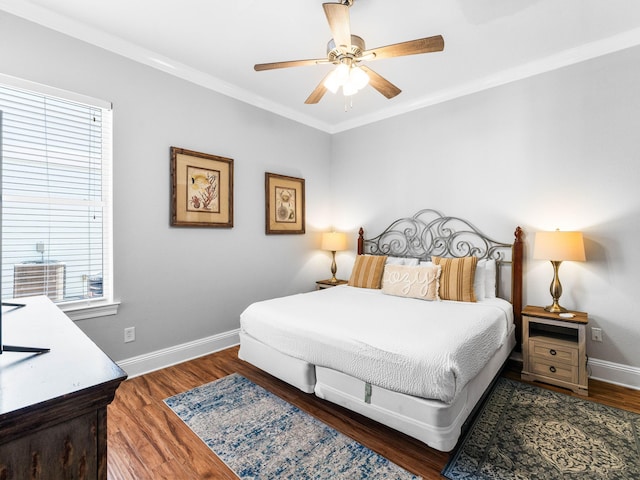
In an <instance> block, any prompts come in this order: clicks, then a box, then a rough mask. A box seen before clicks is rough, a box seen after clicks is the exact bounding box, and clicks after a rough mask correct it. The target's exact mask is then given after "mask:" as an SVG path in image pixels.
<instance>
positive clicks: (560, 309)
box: [544, 302, 569, 313]
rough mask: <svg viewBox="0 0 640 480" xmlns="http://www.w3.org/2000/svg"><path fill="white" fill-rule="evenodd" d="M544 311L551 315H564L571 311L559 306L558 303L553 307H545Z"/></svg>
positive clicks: (554, 303)
mask: <svg viewBox="0 0 640 480" xmlns="http://www.w3.org/2000/svg"><path fill="white" fill-rule="evenodd" d="M544 310H545V311H546V312H549V313H564V312H568V311H569V310H567V309H566V308H564V307H561V306H560V305H558V302H553V305H548V306H546V307H544Z"/></svg>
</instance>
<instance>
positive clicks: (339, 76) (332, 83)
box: [324, 63, 349, 93]
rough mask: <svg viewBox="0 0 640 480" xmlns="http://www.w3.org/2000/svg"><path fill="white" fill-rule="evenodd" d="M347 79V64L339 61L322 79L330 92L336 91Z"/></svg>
mask: <svg viewBox="0 0 640 480" xmlns="http://www.w3.org/2000/svg"><path fill="white" fill-rule="evenodd" d="M348 80H349V66H348V65H345V64H344V63H341V64H340V65H338V66H337V67H336V69H335V70H334V71H332V72H331V73H330V74H329V75H328V76H327V78H326V80H325V81H324V86H325V87H327V90H329V91H330V92H331V93H336V92H337V91H338V89H339V88H340V87H341V86H343V85H344V84H345V83H346V82H347V81H348Z"/></svg>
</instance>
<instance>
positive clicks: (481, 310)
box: [240, 286, 513, 403]
mask: <svg viewBox="0 0 640 480" xmlns="http://www.w3.org/2000/svg"><path fill="white" fill-rule="evenodd" d="M240 324H241V329H242V330H243V332H244V333H246V334H248V335H250V336H251V337H253V338H255V339H256V340H259V341H260V342H262V343H264V344H266V345H269V346H271V347H273V348H275V349H276V350H278V351H280V352H282V353H285V354H287V355H290V356H292V357H295V358H299V359H302V360H305V361H307V362H309V363H312V364H314V365H320V366H324V367H328V368H332V369H335V370H338V371H341V372H344V373H346V374H348V375H351V376H353V377H356V378H359V379H361V380H363V381H365V382H369V383H371V384H374V385H378V386H380V387H383V388H386V389H389V390H394V391H398V392H401V393H406V394H409V395H415V396H419V397H423V398H432V399H438V400H441V401H443V402H446V403H450V402H452V401H453V400H454V399H455V397H456V395H457V394H458V393H459V392H460V390H461V389H462V388H463V387H464V386H465V385H466V383H467V382H468V381H469V380H470V379H472V378H473V377H474V376H475V375H476V374H477V373H478V372H479V371H480V370H481V369H482V368H483V367H484V365H485V363H486V362H487V361H488V360H489V358H490V357H491V356H492V355H493V354H494V352H495V351H496V350H497V349H498V348H499V347H500V346H501V345H502V343H503V342H504V341H505V340H506V338H507V335H508V334H509V332H510V329H511V328H512V324H513V313H512V307H511V304H510V303H508V302H506V301H504V300H501V299H485V300H483V301H481V302H477V303H463V302H451V301H434V302H429V301H424V300H416V299H410V298H402V297H395V296H390V295H385V294H383V293H382V292H381V291H380V290H370V289H362V288H354V287H348V286H339V287H333V288H328V289H324V290H319V291H314V292H311V293H303V294H298V295H292V296H289V297H283V298H275V299H272V300H265V301H262V302H256V303H254V304H252V305H250V306H249V307H247V309H246V310H245V311H244V312H243V313H242V315H241V316H240Z"/></svg>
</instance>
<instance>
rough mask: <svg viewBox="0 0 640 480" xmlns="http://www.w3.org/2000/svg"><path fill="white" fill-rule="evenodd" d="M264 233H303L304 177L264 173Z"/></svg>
mask: <svg viewBox="0 0 640 480" xmlns="http://www.w3.org/2000/svg"><path fill="white" fill-rule="evenodd" d="M264 180H265V181H264V187H265V188H264V190H265V207H266V208H265V211H266V220H265V223H266V233H267V235H269V234H287V233H304V229H305V220H304V178H295V177H287V176H286V175H278V174H275V173H269V172H267V173H265V179H264Z"/></svg>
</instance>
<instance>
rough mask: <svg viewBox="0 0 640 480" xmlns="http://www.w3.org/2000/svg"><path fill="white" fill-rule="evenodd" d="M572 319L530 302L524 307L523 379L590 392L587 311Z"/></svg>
mask: <svg viewBox="0 0 640 480" xmlns="http://www.w3.org/2000/svg"><path fill="white" fill-rule="evenodd" d="M567 313H572V314H573V315H574V316H573V317H572V318H566V317H561V316H560V315H559V314H557V313H549V312H547V311H545V309H544V308H543V307H533V306H530V305H527V306H526V307H524V310H522V357H523V368H522V374H521V378H522V379H523V380H530V381H534V380H538V381H540V382H545V383H549V384H552V385H557V386H559V387H564V388H568V389H571V390H573V391H574V392H576V393H579V394H581V395H589V378H588V376H587V352H586V327H587V323H588V322H589V319H588V316H587V314H586V313H584V312H567Z"/></svg>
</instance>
